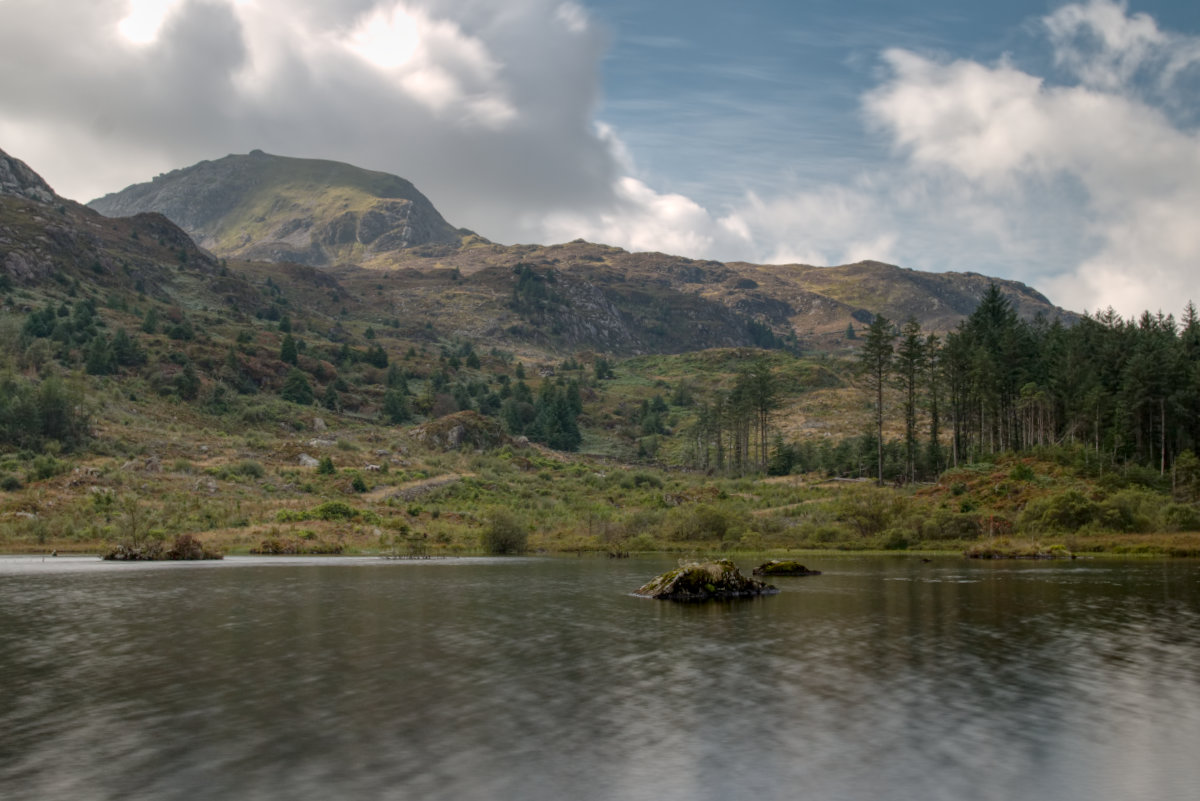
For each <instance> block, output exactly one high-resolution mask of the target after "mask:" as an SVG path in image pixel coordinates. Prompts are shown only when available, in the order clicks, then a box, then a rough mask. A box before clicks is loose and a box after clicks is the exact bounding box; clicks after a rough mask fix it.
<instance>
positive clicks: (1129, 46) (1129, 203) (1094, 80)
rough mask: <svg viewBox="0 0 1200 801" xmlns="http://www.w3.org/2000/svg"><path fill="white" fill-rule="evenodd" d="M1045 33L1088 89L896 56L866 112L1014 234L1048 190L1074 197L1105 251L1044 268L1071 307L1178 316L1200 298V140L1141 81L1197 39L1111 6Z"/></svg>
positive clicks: (921, 165)
mask: <svg viewBox="0 0 1200 801" xmlns="http://www.w3.org/2000/svg"><path fill="white" fill-rule="evenodd" d="M1046 24H1047V27H1048V29H1049V31H1050V34H1051V40H1052V41H1053V42H1055V43H1056V44H1057V45H1058V50H1057V51H1056V53H1057V55H1058V56H1059V60H1060V61H1062V62H1063V63H1066V64H1069V65H1070V67H1071V69H1072V71H1073V72H1074V73H1076V74H1077V75H1078V76H1079V79H1080V81H1081V82H1080V83H1079V84H1078V85H1073V86H1050V85H1048V84H1047V83H1046V82H1045V81H1043V80H1042V79H1040V78H1038V77H1036V76H1032V75H1029V74H1027V73H1024V72H1022V71H1020V70H1018V69H1017V68H1015V67H1014V66H1012V65H1010V64H1008V63H1000V64H996V65H992V66H985V65H981V64H977V63H974V62H969V61H956V62H951V63H942V62H936V61H933V60H930V59H928V58H925V57H923V56H919V55H916V54H913V53H909V52H903V51H893V52H889V53H888V54H886V60H887V63H888V64H889V66H890V67H891V69H892V78H891V79H890V80H889V81H887V82H886V83H884V84H883V85H882V86H880V87H878V88H877V89H876V90H875V91H874V92H872V93H871V94H870V95H868V96H867V98H866V100H865V108H866V111H867V113H868V115H869V116H870V117H871V119H872V120H873V121H875V122H876V123H877V124H878V125H880V126H881V127H882V128H883V129H884V130H886V131H887V132H888V133H889V134H890V135H891V137H892V139H893V141H894V143H895V144H896V146H897V148H898V150H899V152H900V153H901V154H902V155H903V157H904V158H906V159H907V161H908V163H909V164H910V166H911V167H912V168H913V169H914V170H916V172H917V173H918V175H920V176H929V175H934V174H938V173H939V172H945V173H949V174H950V175H951V176H953V177H956V178H960V179H963V180H965V181H966V182H967V183H968V184H969V185H970V186H971V187H972V188H973V189H974V190H976V195H975V197H973V198H972V200H973V203H974V204H975V206H976V207H981V208H983V209H986V210H988V211H989V212H990V216H992V217H993V218H995V217H997V216H999V217H1001V218H1003V219H1004V220H1006V221H1007V224H1009V225H1012V226H1014V227H1019V225H1020V221H1021V220H1022V218H1023V217H1025V216H1026V215H1027V214H1028V210H1026V209H1024V208H1022V205H1021V204H1022V201H1024V200H1026V199H1028V198H1029V197H1030V196H1031V194H1032V193H1034V192H1036V190H1037V188H1038V187H1040V186H1044V185H1047V184H1050V183H1053V182H1056V181H1063V180H1067V181H1070V182H1071V183H1072V184H1073V185H1075V186H1077V187H1078V188H1079V189H1080V191H1081V192H1082V195H1083V199H1082V207H1081V208H1078V209H1073V210H1072V211H1073V212H1074V213H1076V214H1078V215H1080V216H1081V217H1083V218H1084V219H1086V220H1087V233H1088V234H1089V239H1090V240H1091V241H1093V242H1095V243H1096V245H1095V246H1094V247H1093V248H1092V249H1091V250H1090V251H1088V250H1081V251H1080V252H1079V253H1078V254H1077V260H1076V263H1075V264H1074V265H1073V266H1071V267H1070V268H1069V269H1067V270H1066V271H1065V272H1061V273H1056V272H1055V268H1056V267H1059V265H1052V264H1048V265H1045V266H1044V267H1043V268H1042V269H1043V272H1042V274H1041V276H1039V280H1038V283H1039V284H1040V285H1043V286H1048V287H1050V288H1051V290H1052V291H1053V292H1054V294H1055V296H1056V297H1057V298H1059V299H1061V300H1062V302H1066V303H1069V304H1070V305H1072V306H1075V307H1077V308H1078V307H1081V306H1082V307H1087V308H1095V307H1098V306H1104V305H1110V304H1111V305H1113V306H1114V307H1115V308H1117V309H1118V311H1121V312H1123V313H1125V314H1127V315H1130V314H1135V313H1137V312H1138V311H1139V310H1141V309H1143V308H1147V307H1149V308H1160V307H1161V308H1164V309H1165V310H1167V311H1172V310H1175V311H1177V310H1178V309H1177V308H1176V307H1179V306H1181V305H1182V303H1183V301H1184V300H1186V299H1187V298H1188V297H1191V296H1196V295H1197V294H1198V293H1197V288H1198V287H1197V285H1196V283H1195V280H1194V278H1193V276H1194V269H1195V265H1196V264H1197V263H1200V228H1198V227H1197V226H1196V224H1195V215H1196V212H1197V210H1200V189H1198V187H1200V135H1197V133H1196V132H1195V131H1187V130H1183V129H1181V128H1179V127H1177V126H1176V125H1175V124H1173V123H1172V122H1171V120H1170V119H1169V118H1168V116H1167V115H1166V114H1165V113H1164V112H1163V111H1162V110H1160V109H1159V108H1157V107H1155V106H1153V105H1150V104H1149V103H1148V102H1146V101H1145V100H1144V99H1143V98H1141V97H1139V93H1138V91H1137V87H1136V86H1135V85H1133V83H1132V80H1133V76H1134V74H1135V73H1137V72H1138V71H1139V70H1141V69H1143V68H1144V67H1145V66H1146V65H1148V64H1151V63H1154V64H1159V65H1162V64H1167V63H1178V59H1175V58H1174V57H1172V56H1171V55H1170V54H1169V53H1164V52H1160V51H1159V50H1156V47H1158V46H1159V45H1163V46H1166V45H1165V44H1164V43H1167V42H1170V43H1171V44H1170V47H1171V48H1174V49H1176V50H1178V51H1180V52H1183V51H1186V50H1187V49H1188V48H1190V47H1193V46H1194V45H1195V42H1194V41H1189V40H1184V39H1181V38H1178V37H1174V38H1171V39H1169V40H1168V39H1167V38H1166V37H1164V36H1163V35H1162V34H1161V33H1160V32H1158V30H1157V28H1156V27H1155V26H1154V23H1153V21H1152V20H1150V19H1149V18H1146V17H1144V16H1141V15H1139V16H1135V17H1127V16H1126V15H1125V13H1124V9H1123V7H1121V6H1117V5H1116V4H1113V3H1107V2H1092V3H1089V4H1088V5H1086V6H1068V7H1065V8H1063V9H1060V10H1059V11H1058V12H1056V13H1055V14H1054V15H1052V16H1051V17H1049V18H1047V20H1046ZM1081 38H1086V39H1088V40H1089V41H1090V42H1091V44H1090V46H1089V47H1088V48H1086V49H1084V48H1081V47H1080V46H1078V42H1079V41H1080V39H1081Z"/></svg>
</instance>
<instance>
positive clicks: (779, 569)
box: [754, 559, 821, 576]
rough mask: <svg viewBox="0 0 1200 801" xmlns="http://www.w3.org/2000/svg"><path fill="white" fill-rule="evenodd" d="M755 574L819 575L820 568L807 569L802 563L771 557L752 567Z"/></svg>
mask: <svg viewBox="0 0 1200 801" xmlns="http://www.w3.org/2000/svg"><path fill="white" fill-rule="evenodd" d="M754 575H756V576H819V575H821V571H820V570H809V569H808V568H807V567H805V566H804V565H802V564H800V563H799V562H796V561H794V560H791V559H787V560H781V559H772V560H771V561H770V562H763V563H762V564H761V565H759V566H758V567H756V568H754Z"/></svg>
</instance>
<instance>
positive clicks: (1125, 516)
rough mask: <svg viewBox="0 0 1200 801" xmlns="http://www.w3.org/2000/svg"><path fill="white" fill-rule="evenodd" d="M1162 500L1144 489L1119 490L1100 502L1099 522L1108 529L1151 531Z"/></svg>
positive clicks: (1156, 519)
mask: <svg viewBox="0 0 1200 801" xmlns="http://www.w3.org/2000/svg"><path fill="white" fill-rule="evenodd" d="M1162 501H1163V499H1162V497H1161V496H1160V495H1158V494H1157V493H1153V492H1148V491H1146V490H1144V489H1132V488H1131V489H1125V490H1121V491H1120V492H1117V493H1114V494H1113V495H1111V496H1109V497H1108V498H1106V499H1105V500H1104V501H1103V502H1102V503H1101V504H1100V510H1099V511H1100V513H1099V515H1098V518H1099V524H1100V526H1101V527H1102V528H1105V529H1108V530H1110V531H1124V532H1133V531H1140V532H1147V531H1153V530H1154V529H1155V528H1157V527H1158V516H1159V507H1160V506H1161V505H1162Z"/></svg>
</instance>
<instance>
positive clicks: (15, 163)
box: [0, 150, 58, 203]
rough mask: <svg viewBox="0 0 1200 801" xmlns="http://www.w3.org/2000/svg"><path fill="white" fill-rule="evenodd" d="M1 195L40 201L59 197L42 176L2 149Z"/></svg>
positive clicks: (0, 165) (0, 158) (48, 201)
mask: <svg viewBox="0 0 1200 801" xmlns="http://www.w3.org/2000/svg"><path fill="white" fill-rule="evenodd" d="M0 195H12V196H14V197H23V198H25V199H26V200H36V201H37V202H39V203H53V202H54V201H55V200H56V199H57V198H58V196H57V195H56V194H54V190H53V189H51V188H50V185H49V184H47V183H46V182H45V181H44V180H42V176H40V175H38V174H37V173H36V172H34V171H33V170H31V169H29V166H28V165H27V164H26V163H25V162H23V161H21V160H20V159H15V158H13V157H12V156H10V155H8V154H7V153H5V152H4V151H3V150H0Z"/></svg>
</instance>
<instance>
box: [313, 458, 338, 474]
mask: <svg viewBox="0 0 1200 801" xmlns="http://www.w3.org/2000/svg"><path fill="white" fill-rule="evenodd" d="M336 472H337V468H336V467H334V466H333V459H332V458H330V457H328V456H322V457H321V461H320V462H318V463H317V474H318V475H322V476H332V475H333V474H334V473H336Z"/></svg>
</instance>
